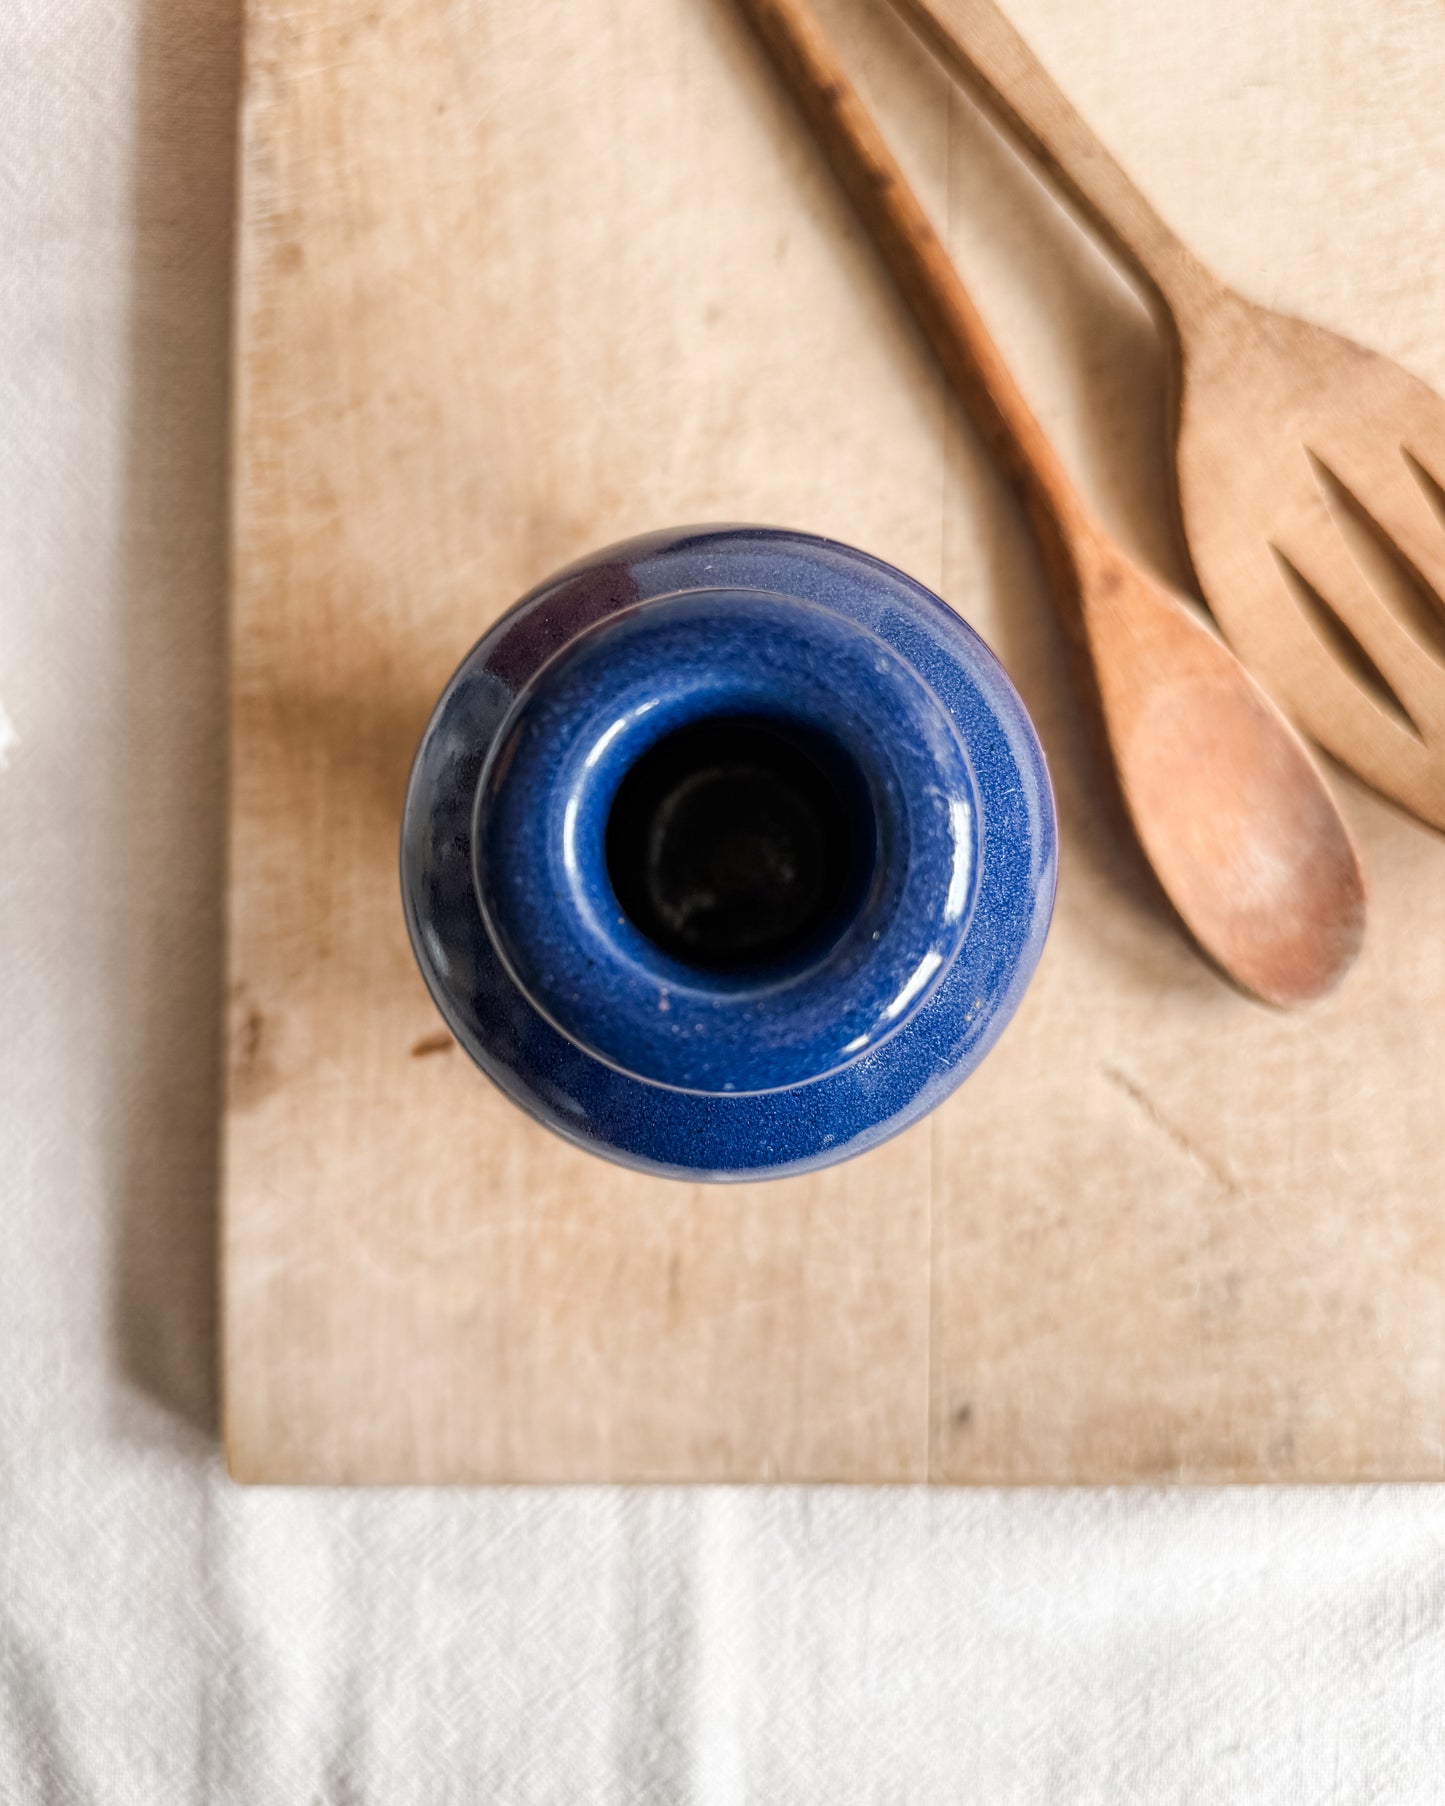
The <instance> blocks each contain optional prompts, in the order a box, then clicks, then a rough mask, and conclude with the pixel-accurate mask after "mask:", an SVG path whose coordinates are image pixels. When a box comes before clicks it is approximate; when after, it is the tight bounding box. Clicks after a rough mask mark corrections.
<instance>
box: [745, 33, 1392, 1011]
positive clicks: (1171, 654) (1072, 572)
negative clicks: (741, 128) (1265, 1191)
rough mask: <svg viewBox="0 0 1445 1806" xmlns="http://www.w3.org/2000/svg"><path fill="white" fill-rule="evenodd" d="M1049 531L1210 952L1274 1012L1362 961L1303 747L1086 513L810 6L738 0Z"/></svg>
mask: <svg viewBox="0 0 1445 1806" xmlns="http://www.w3.org/2000/svg"><path fill="white" fill-rule="evenodd" d="M742 5H743V10H744V11H745V12H746V13H747V14H748V15H749V17H750V18H751V19H752V21H753V23H754V25H755V27H756V28H757V30H758V33H759V35H760V36H761V37H762V39H763V42H764V43H765V44H766V45H767V47H768V49H769V50H770V51H771V53H772V56H773V59H774V61H775V62H776V64H777V67H778V69H779V71H780V73H781V74H782V76H783V78H784V79H785V80H786V82H787V83H788V85H789V87H790V88H791V89H792V91H793V94H794V96H795V97H796V99H797V101H798V103H799V105H800V106H801V108H802V110H803V112H804V114H805V115H806V117H807V118H808V120H809V122H810V124H811V125H812V128H813V131H814V133H815V135H816V137H817V139H818V141H819V143H820V145H821V146H822V148H823V150H824V152H825V154H826V155H827V157H828V160H829V162H830V163H831V164H832V166H833V169H834V171H835V172H836V173H837V175H838V177H839V178H840V180H841V181H842V183H843V185H844V187H845V188H846V189H847V191H848V193H849V194H850V195H851V197H852V199H853V203H854V205H855V206H856V208H857V209H858V212H859V214H860V215H861V217H862V219H863V222H864V224H865V226H866V227H867V228H868V230H869V231H870V232H871V233H872V235H873V238H874V240H875V242H876V244H877V246H878V249H879V251H880V252H881V254H882V256H883V258H884V260H885V261H886V262H887V264H888V266H889V268H890V269H891V270H892V272H893V274H894V276H895V278H896V279H897V282H898V284H899V286H900V288H901V289H902V290H903V293H904V295H905V296H906V298H907V299H908V301H909V302H910V303H911V305H912V307H913V310H914V312H915V314H916V315H917V317H918V320H919V322H920V324H921V326H922V327H923V330H924V332H925V333H926V334H927V336H928V339H929V342H930V343H931V345H932V346H933V349H934V352H935V353H936V355H937V357H938V359H939V362H940V363H941V364H942V365H943V367H944V370H945V372H946V373H947V375H948V377H949V378H950V380H951V381H952V383H953V385H954V387H955V388H956V389H957V391H958V393H959V395H960V396H961V397H962V399H963V402H964V404H965V406H966V407H967V409H968V411H969V413H970V415H971V416H972V418H973V421H974V423H975V425H976V426H977V428H978V430H979V432H980V434H981V435H982V436H983V438H984V440H985V441H986V442H987V444H988V445H989V447H990V448H991V450H992V451H993V453H994V455H995V456H996V457H997V458H998V460H999V462H1000V464H1001V465H1002V466H1003V468H1004V469H1005V470H1006V471H1007V472H1008V474H1009V476H1010V478H1011V479H1012V481H1013V483H1014V484H1015V486H1016V488H1017V489H1018V491H1019V494H1020V496H1021V497H1022V499H1023V501H1024V504H1025V506H1026V507H1027V509H1028V512H1029V515H1030V518H1031V519H1032V522H1033V525H1034V530H1035V532H1036V534H1037V535H1038V540H1039V544H1040V547H1041V549H1042V552H1043V555H1044V560H1045V563H1046V566H1047V568H1048V572H1049V575H1050V578H1051V580H1052V586H1053V590H1054V594H1055V596H1056V598H1057V600H1058V603H1059V605H1060V608H1061V611H1062V614H1063V617H1064V620H1065V623H1066V625H1067V626H1069V627H1070V628H1071V630H1072V637H1073V638H1074V640H1075V643H1076V645H1077V646H1078V648H1079V649H1080V650H1081V651H1082V652H1083V654H1084V655H1085V661H1086V666H1087V669H1088V670H1089V673H1090V676H1091V680H1092V687H1093V688H1094V691H1095V694H1096V697H1097V699H1098V702H1099V704H1100V708H1101V713H1102V720H1103V725H1104V730H1105V733H1106V736H1107V739H1108V743H1109V748H1110V751H1111V753H1112V756H1113V760H1114V765H1115V768H1116V770H1117V772H1118V777H1119V782H1120V786H1121V789H1122V792H1123V797H1124V801H1125V804H1126V806H1127V808H1128V811H1129V814H1130V816H1131V818H1132V820H1133V823H1134V828H1135V831H1136V832H1137V834H1138V836H1139V840H1140V843H1141V844H1142V846H1143V848H1144V851H1145V853H1146V854H1147V856H1148V858H1149V861H1150V863H1151V864H1152V865H1153V867H1154V870H1155V872H1156V873H1157V874H1158V876H1159V879H1160V882H1161V883H1162V884H1163V887H1164V890H1165V892H1166V893H1167V894H1168V896H1169V899H1170V901H1171V902H1172V903H1173V905H1174V907H1175V909H1177V910H1178V912H1179V914H1180V916H1181V917H1182V918H1183V920H1184V922H1185V923H1186V925H1187V926H1188V928H1189V929H1190V931H1191V932H1192V933H1193V935H1194V936H1195V938H1196V940H1198V942H1199V944H1200V945H1201V946H1202V947H1203V948H1204V949H1205V950H1206V951H1207V952H1208V953H1209V954H1210V955H1212V957H1213V958H1214V959H1215V960H1216V961H1217V962H1218V964H1219V965H1220V966H1221V967H1222V968H1223V969H1224V970H1225V971H1226V972H1227V973H1229V974H1230V976H1231V977H1233V978H1234V979H1236V980H1237V981H1238V982H1239V983H1240V984H1241V985H1243V986H1245V987H1246V988H1247V989H1249V990H1251V991H1253V992H1255V993H1256V994H1257V995H1259V996H1261V997H1264V998H1267V999H1268V1000H1269V1001H1271V1002H1274V1003H1282V1004H1287V1003H1302V1002H1305V1001H1307V1000H1308V999H1310V998H1313V997H1317V996H1319V995H1320V994H1321V993H1322V992H1324V991H1327V990H1328V989H1329V988H1330V987H1331V986H1332V985H1333V984H1335V983H1336V982H1337V981H1338V980H1339V978H1340V977H1341V976H1342V975H1343V973H1344V972H1345V970H1346V969H1347V968H1348V966H1349V965H1350V963H1351V961H1352V960H1353V959H1354V957H1355V955H1356V953H1357V952H1358V951H1359V947H1360V942H1361V938H1362V936H1363V933H1364V920H1365V900H1364V882H1363V879H1362V877H1361V873H1360V867H1359V862H1358V860H1357V859H1356V857H1355V852H1354V848H1353V847H1352V846H1351V844H1350V839H1349V835H1348V833H1347V832H1346V829H1345V825H1344V823H1343V821H1342V820H1341V819H1340V815H1339V812H1338V810H1337V809H1336V807H1335V805H1334V802H1333V801H1332V799H1331V797H1330V793H1329V791H1328V789H1327V787H1326V785H1325V782H1324V780H1323V778H1322V777H1321V775H1320V773H1319V771H1318V769H1317V768H1316V766H1315V764H1314V762H1313V761H1312V760H1311V758H1310V756H1309V754H1308V752H1307V751H1306V749H1305V746H1304V744H1303V742H1302V741H1301V740H1300V738H1299V736H1298V735H1297V734H1296V733H1295V732H1294V730H1293V729H1292V728H1291V727H1290V726H1289V724H1288V723H1287V722H1286V721H1285V719H1284V717H1283V716H1282V715H1281V714H1280V713H1279V711H1278V710H1277V709H1276V708H1275V707H1274V705H1273V704H1272V703H1271V702H1270V701H1269V700H1268V699H1267V697H1266V696H1265V695H1264V693H1263V691H1262V690H1261V689H1260V688H1259V686H1258V685H1257V684H1256V683H1255V682H1254V681H1253V680H1252V679H1251V678H1250V677H1249V675H1248V673H1247V672H1246V671H1245V670H1244V668H1243V667H1242V666H1241V665H1240V663H1239V661H1238V660H1237V659H1236V658H1235V657H1234V655H1233V654H1232V653H1231V652H1230V651H1229V649H1228V648H1227V647H1226V646H1224V645H1223V644H1222V643H1221V642H1220V641H1219V640H1217V639H1216V638H1215V637H1214V636H1213V635H1212V634H1211V633H1210V632H1209V631H1208V630H1207V628H1205V627H1204V626H1203V624H1202V623H1201V622H1200V621H1199V620H1198V619H1196V617H1195V616H1194V615H1193V614H1191V613H1190V611H1189V610H1188V609H1187V608H1186V607H1184V605H1183V604H1182V603H1180V602H1179V601H1178V600H1177V599H1175V598H1174V597H1173V596H1171V595H1170V594H1169V592H1168V591H1167V590H1165V589H1164V588H1163V587H1162V586H1161V585H1160V584H1159V583H1158V582H1156V581H1155V579H1154V578H1153V577H1151V576H1148V575H1147V574H1146V573H1145V572H1144V571H1142V570H1140V569H1139V568H1138V566H1137V565H1135V564H1133V563H1132V562H1131V561H1130V560H1129V559H1128V558H1127V557H1126V556H1125V555H1124V553H1123V552H1122V551H1121V550H1120V548H1119V547H1118V546H1117V545H1116V544H1115V543H1114V542H1113V541H1112V540H1111V539H1110V538H1109V537H1108V535H1107V534H1106V533H1105V532H1104V530H1103V529H1102V528H1101V527H1100V526H1099V524H1098V523H1097V522H1096V521H1095V520H1094V519H1093V518H1092V517H1091V516H1090V514H1089V513H1088V511H1087V510H1086V509H1085V507H1084V504H1083V503H1082V501H1081V500H1080V499H1079V496H1078V494H1077V493H1076V491H1075V490H1074V488H1073V486H1072V485H1071V484H1070V482H1069V480H1068V478H1067V476H1066V475H1065V474H1064V471H1063V467H1062V466H1061V465H1060V463H1059V461H1058V458H1057V457H1056V456H1055V454H1054V451H1053V449H1052V447H1051V446H1050V445H1049V443H1048V441H1047V440H1046V439H1045V437H1044V435H1043V432H1042V430H1041V428H1040V427H1039V424H1038V422H1037V421H1036V420H1035V419H1034V417H1033V415H1032V413H1031V412H1030V411H1029V407H1028V404H1027V403H1026V402H1025V400H1024V398H1023V396H1022V395H1021V394H1020V392H1019V390H1018V387H1017V385H1016V384H1015V383H1014V381H1013V378H1012V377H1011V376H1010V375H1009V373H1008V370H1007V369H1006V368H1005V366H1004V363H1003V360H1002V358H1001V357H1000V355H999V352H998V349H997V347H996V346H995V345H994V343H993V341H992V339H991V338H990V337H989V334H988V331H987V328H986V327H985V326H984V324H983V321H982V320H981V319H980V317H979V315H978V313H977V311H976V310H975V308H974V306H973V303H972V302H971V301H970V299H969V297H968V295H967V293H966V292H965V290H964V288H963V285H962V283H961V282H960V280H959V277H958V273H957V271H956V270H955V269H954V267H953V264H952V262H951V260H950V258H949V256H948V253H947V252H946V250H945V249H944V247H943V244H942V243H941V241H940V240H939V238H938V235H937V233H936V232H935V231H934V230H933V228H932V226H931V225H930V224H929V221H928V217H927V215H926V214H925V213H924V211H923V208H922V206H921V204H920V203H919V200H918V198H917V196H916V195H915V194H914V193H913V191H912V189H911V188H910V187H909V185H908V182H907V180H906V178H905V177H904V175H903V172H902V170H901V169H900V168H899V167H898V165H897V163H896V162H895V161H894V159H893V157H892V155H891V153H890V152H889V150H888V147H887V145H886V144H885V143H884V142H883V139H882V137H881V135H880V134H879V132H878V129H877V127H876V126H875V124H874V123H873V120H872V118H871V117H870V116H869V114H868V112H867V109H866V108H865V107H864V106H863V103H862V102H861V100H860V99H859V98H858V96H857V94H856V93H855V92H854V90H853V88H852V86H851V85H850V83H849V81H848V79H847V77H846V76H845V74H844V73H843V70H842V68H841V67H840V65H839V63H838V60H837V58H836V56H835V55H834V53H833V50H832V48H831V46H830V45H829V43H828V40H827V38H826V37H825V35H824V34H823V32H822V30H821V28H820V27H819V25H818V23H817V21H816V19H814V18H813V16H812V14H811V13H810V12H809V11H808V9H807V7H806V6H805V5H804V4H803V3H802V0H742Z"/></svg>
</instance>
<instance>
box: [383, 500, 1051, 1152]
mask: <svg viewBox="0 0 1445 1806" xmlns="http://www.w3.org/2000/svg"><path fill="white" fill-rule="evenodd" d="M1055 858H1056V840H1055V824H1054V809H1053V798H1052V793H1051V791H1050V788H1049V779H1048V773H1047V771H1046V769H1045V766H1044V758H1043V753H1042V751H1041V749H1040V747H1039V743H1038V739H1037V736H1036V735H1035V733H1034V730H1033V727H1032V725H1031V723H1030V721H1029V719H1028V716H1027V715H1026V714H1025V712H1024V708H1023V704H1022V703H1021V702H1020V700H1019V698H1018V695H1017V693H1016V692H1015V690H1014V688H1013V685H1012V684H1011V683H1010V682H1009V680H1008V678H1007V677H1006V676H1005V675H1004V672H1003V669H1002V667H1001V666H1000V665H999V663H998V661H997V660H996V659H995V658H994V656H993V654H992V653H991V652H990V651H989V650H988V648H987V647H986V646H985V645H984V644H983V642H982V641H981V640H980V639H979V638H978V636H977V635H976V634H975V633H973V632H972V631H971V629H969V628H968V627H967V626H965V625H964V623H963V622H962V621H961V620H960V619H959V617H958V616H957V615H956V614H954V613H953V611H952V610H951V609H950V608H948V607H947V606H946V605H945V604H944V603H943V602H941V601H939V599H938V598H937V597H936V596H934V595H932V594H930V592H929V591H928V590H926V589H924V588H923V587H922V586H921V585H920V584H917V583H915V582H913V581H912V579H911V578H908V577H905V576H904V575H903V573H902V572H901V571H897V570H894V569H893V568H892V567H891V566H890V565H886V564H882V563H880V562H879V560H878V559H876V558H870V557H869V556H868V555H867V554H866V553H864V552H859V551H855V550H853V549H852V548H851V547H849V546H844V545H839V544H837V543H835V542H834V541H831V540H825V539H817V538H814V537H812V536H811V535H809V534H805V533H789V532H780V531H775V530H773V529H769V528H762V527H716V528H690V529H685V530H681V531H673V532H664V533H655V534H651V535H648V536H647V537H645V538H641V539H634V540H629V541H628V542H627V543H626V544H623V545H619V546H613V547H611V548H610V549H608V550H607V551H604V552H599V553H597V554H596V555H595V556H594V557H591V558H587V559H584V560H583V561H582V562H581V563H579V564H575V565H572V566H571V567H570V568H569V569H567V570H565V571H562V572H561V573H559V574H558V575H557V576H555V577H552V578H550V579H549V580H548V581H547V582H546V583H544V584H543V585H542V586H541V587H540V588H539V589H536V590H534V591H533V592H532V594H531V595H530V596H527V597H525V598H524V599H523V600H522V601H521V602H519V603H518V604H517V605H516V607H515V608H513V609H512V610H511V611H510V613H508V614H506V615H505V616H503V618H502V619H501V620H500V621H498V622H497V624H496V626H495V627H493V628H492V629H491V631H490V632H489V633H487V634H486V635H485V636H484V637H483V638H482V639H481V640H480V641H479V642H478V644H477V645H476V646H475V647H474V648H473V649H472V651H471V652H470V653H469V654H468V655H467V657H466V659H465V661H464V662H463V664H462V666H461V669H460V670H459V671H458V672H457V673H456V675H455V676H454V677H453V678H452V680H451V682H450V683H449V684H448V685H447V687H446V690H445V692H444V693H443V695H442V698H441V700H440V702H439V703H438V704H437V707H436V711H435V713H434V714H433V716H432V719H431V722H430V724H429V725H428V727H427V730H426V733H425V735H424V736H423V739H422V743H421V747H420V749H419V751H418V753H417V756H416V762H415V765H414V766H413V769H412V774H411V782H410V785H409V788H408V791H407V798H406V810H405V817H404V821H403V826H402V842H401V876H402V893H403V898H404V902H405V908H406V920H407V927H408V929H409V930H410V933H411V940H412V945H413V947H414V948H415V950H416V957H417V960H418V961H419V963H420V965H421V969H422V973H423V975H424V976H425V978H426V982H427V984H428V986H429V987H430V989H431V993H432V996H433V997H434V998H435V999H436V1002H437V1004H438V1006H439V1008H440V1009H441V1012H442V1015H443V1016H444V1017H445V1018H446V1020H447V1023H448V1025H449V1026H450V1028H451V1030H452V1032H453V1033H454V1034H455V1035H456V1037H457V1039H458V1040H459V1041H460V1042H461V1044H462V1046H463V1047H465V1048H466V1050H467V1052H468V1053H469V1054H470V1055H471V1056H472V1058H473V1059H474V1060H475V1061H476V1063H477V1065H478V1066H480V1067H481V1068H482V1070H483V1071H484V1072H485V1073H487V1074H488V1076H489V1077H490V1078H492V1079H493V1080H495V1082H496V1083H497V1084H498V1085H500V1086H501V1087H502V1089H503V1090H504V1091H506V1092H507V1093H508V1095H509V1096H511V1097H513V1098H514V1099H515V1100H516V1101H517V1102H518V1103H519V1104H521V1105H522V1107H523V1108H524V1109H526V1110H528V1111H530V1112H531V1114H532V1115H533V1116H535V1117H537V1118H539V1119H540V1120H541V1121H542V1122H544V1123H546V1124H547V1125H548V1126H549V1127H551V1128H553V1129H555V1130H557V1132H558V1133H559V1134H561V1135H564V1136H566V1137H567V1138H568V1140H570V1141H574V1142H577V1143H579V1144H580V1145H581V1146H583V1147H587V1148H591V1149H592V1150H594V1151H595V1152H597V1153H599V1154H605V1155H607V1156H608V1157H609V1158H610V1159H613V1160H619V1161H622V1162H624V1163H626V1164H628V1165H631V1166H636V1167H643V1168H646V1169H648V1170H650V1171H653V1172H660V1173H668V1174H672V1175H674V1176H676V1177H679V1178H690V1179H744V1178H763V1177H773V1176H781V1175H783V1174H787V1173H797V1172H803V1171H806V1170H807V1169H809V1168H811V1167H818V1166H824V1165H827V1164H828V1163H830V1162H832V1161H835V1160H842V1159H846V1158H847V1157H848V1156H850V1155H852V1154H857V1153H861V1152H862V1151H863V1150H864V1149H866V1148H870V1147H873V1146H875V1145H876V1144H877V1143H878V1142H880V1141H883V1140H884V1139H885V1138H886V1137H887V1136H889V1135H893V1134H895V1133H897V1131H898V1130H900V1129H902V1128H904V1127H906V1125H907V1124H909V1123H911V1122H913V1121H915V1120H916V1119H917V1118H918V1117H920V1116H922V1115H923V1114H924V1113H925V1112H926V1111H927V1110H930V1109H931V1108H932V1107H933V1106H934V1105H935V1104H936V1103H937V1102H938V1101H939V1099H940V1098H942V1097H944V1096H946V1095H947V1094H948V1093H949V1092H950V1091H952V1090H953V1088H954V1087H955V1086H956V1085H957V1084H958V1083H959V1082H960V1081H961V1080H962V1079H963V1078H965V1077H966V1076H967V1075H968V1073H969V1072H971V1071H972V1070H973V1068H974V1067H975V1066H976V1065H977V1064H978V1062H979V1061H980V1060H981V1059H982V1058H983V1056H984V1054H985V1053H986V1052H987V1051H988V1049H989V1047H990V1046H991V1045H992V1043H993V1042H994V1040H995V1039H996V1038H997V1037H998V1035H999V1033H1000V1031H1001V1030H1002V1029H1003V1027H1004V1025H1005V1023H1006V1022H1007V1021H1008V1020H1009V1017H1010V1016H1011V1015H1012V1014H1013V1012H1014V1010H1015V1009H1016V1008H1017V1006H1018V1002H1019V999H1020V998H1021V997H1022V995H1023V992H1024V989H1025V987H1026V986H1027V984H1028V982H1029V979H1030V977H1031V975H1032V973H1033V970H1034V967H1035V965H1036V964H1037V962H1038V958H1039V953H1040V951H1041V949H1042V947H1043V943H1044V936H1045V934H1046V932H1047V929H1048V922H1049V914H1050V910H1051V908H1052V905H1053V896H1054V876H1055Z"/></svg>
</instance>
